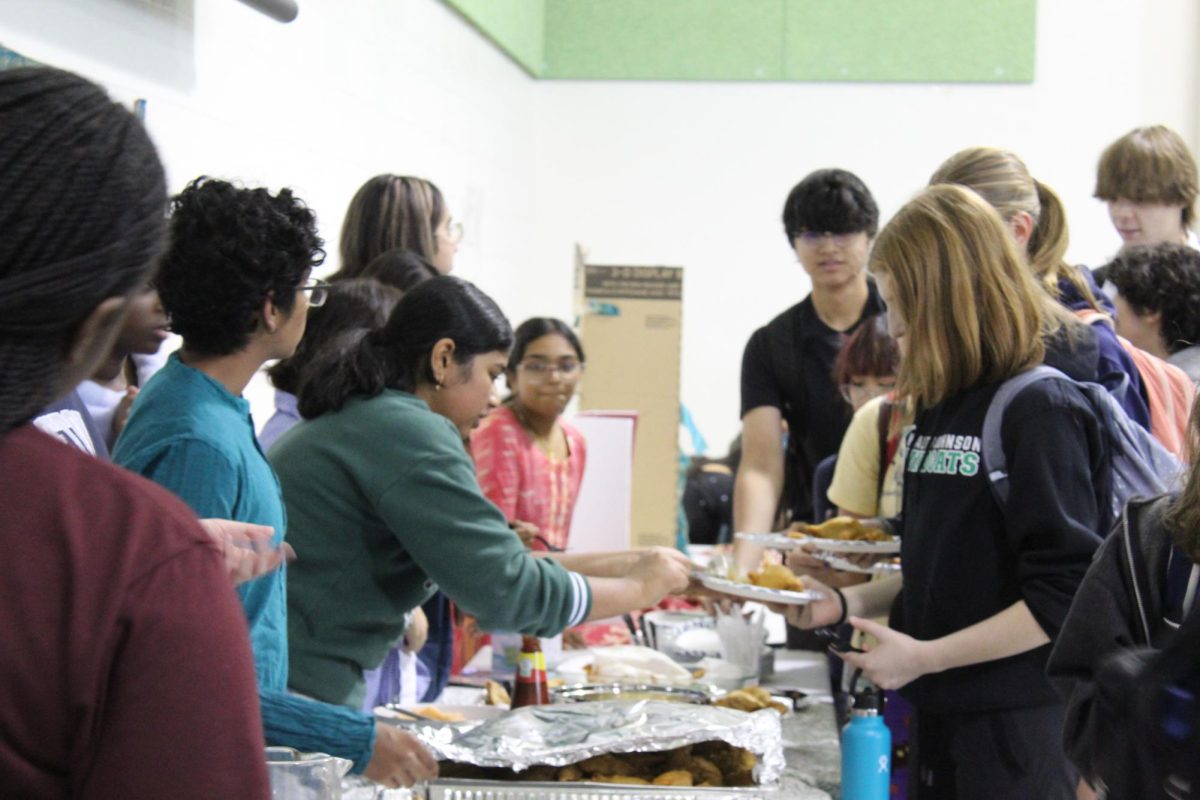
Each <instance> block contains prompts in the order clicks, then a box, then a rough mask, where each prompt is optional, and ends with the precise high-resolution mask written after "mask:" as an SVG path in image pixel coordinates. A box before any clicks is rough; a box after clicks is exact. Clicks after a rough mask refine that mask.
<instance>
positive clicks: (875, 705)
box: [842, 690, 892, 800]
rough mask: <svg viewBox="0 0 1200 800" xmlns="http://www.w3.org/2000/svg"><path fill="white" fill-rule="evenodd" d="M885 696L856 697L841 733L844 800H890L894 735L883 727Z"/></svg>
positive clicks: (878, 694) (874, 693)
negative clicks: (848, 719)
mask: <svg viewBox="0 0 1200 800" xmlns="http://www.w3.org/2000/svg"><path fill="white" fill-rule="evenodd" d="M882 705H883V693H882V692H874V691H869V690H868V691H865V692H860V693H859V694H857V695H855V696H854V710H853V711H852V712H851V716H850V724H848V725H847V726H846V728H845V729H844V730H843V731H842V800H887V798H888V792H889V789H890V786H889V784H890V782H891V774H892V732H891V731H889V730H888V729H887V726H886V725H884V724H883V714H882V711H883V709H882V707H881V706H882Z"/></svg>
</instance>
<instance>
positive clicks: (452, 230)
mask: <svg viewBox="0 0 1200 800" xmlns="http://www.w3.org/2000/svg"><path fill="white" fill-rule="evenodd" d="M438 233H441V234H443V235H444V236H445V237H446V241H448V242H450V244H458V243H459V242H461V241H462V239H463V224H462V223H461V222H459V221H458V220H456V219H452V220H450V221H449V222H447V223H446V227H445V228H438Z"/></svg>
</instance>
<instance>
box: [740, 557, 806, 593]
mask: <svg viewBox="0 0 1200 800" xmlns="http://www.w3.org/2000/svg"><path fill="white" fill-rule="evenodd" d="M749 578H750V583H752V584H754V585H755V586H762V587H765V588H767V589H783V590H784V591H788V592H802V591H804V581H802V580H800V579H799V578H797V577H796V574H795V573H794V572H792V571H791V570H790V569H788V568H787V567H786V566H784V565H783V564H763V565H762V566H761V567H759V568H758V570H757V571H755V572H751V573H750V575H749Z"/></svg>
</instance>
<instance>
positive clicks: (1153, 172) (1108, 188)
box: [1094, 125, 1200, 228]
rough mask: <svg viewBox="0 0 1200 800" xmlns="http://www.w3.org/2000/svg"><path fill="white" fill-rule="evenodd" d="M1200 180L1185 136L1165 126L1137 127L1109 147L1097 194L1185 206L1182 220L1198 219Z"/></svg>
mask: <svg viewBox="0 0 1200 800" xmlns="http://www.w3.org/2000/svg"><path fill="white" fill-rule="evenodd" d="M1198 183H1200V179H1198V178H1197V173H1196V159H1195V158H1193V157H1192V151H1191V150H1189V149H1188V146H1187V143H1186V142H1184V140H1183V137H1182V136H1180V135H1179V134H1178V133H1176V132H1175V131H1173V130H1171V129H1170V128H1168V127H1167V126H1165V125H1151V126H1150V127H1147V128H1134V129H1133V130H1131V131H1130V132H1129V133H1127V134H1125V135H1124V136H1122V137H1121V138H1120V139H1117V140H1116V141H1115V142H1113V143H1112V144H1110V145H1109V146H1108V147H1107V148H1105V150H1104V153H1103V154H1101V156H1100V165H1099V167H1098V168H1097V169H1096V191H1095V192H1094V195H1095V196H1096V197H1097V198H1099V199H1101V200H1107V201H1113V200H1118V199H1121V198H1124V199H1126V200H1131V201H1133V202H1134V203H1164V204H1167V205H1180V206H1183V214H1182V219H1181V222H1182V223H1183V227H1185V228H1188V227H1191V224H1192V221H1193V220H1194V219H1195V214H1196V211H1195V204H1196V195H1197V194H1198V193H1200V189H1198V188H1197V185H1198Z"/></svg>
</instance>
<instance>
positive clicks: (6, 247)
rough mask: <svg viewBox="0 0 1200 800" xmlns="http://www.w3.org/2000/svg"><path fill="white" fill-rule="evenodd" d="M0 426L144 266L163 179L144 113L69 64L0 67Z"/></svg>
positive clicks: (41, 400)
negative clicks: (80, 331)
mask: <svg viewBox="0 0 1200 800" xmlns="http://www.w3.org/2000/svg"><path fill="white" fill-rule="evenodd" d="M0 131H3V132H4V133H3V136H0V435H3V434H4V433H7V432H8V431H9V430H11V429H12V428H14V427H16V426H18V425H20V424H22V423H23V422H25V421H26V420H28V419H29V418H30V417H32V416H33V415H34V414H36V413H37V412H38V411H40V410H41V409H42V408H44V407H45V406H46V405H47V404H49V403H50V402H51V401H52V400H54V398H55V396H56V394H57V393H58V391H59V390H60V388H61V387H60V386H59V383H60V380H61V378H62V371H63V366H64V365H63V356H64V353H66V352H67V350H68V348H69V346H70V343H71V339H72V337H73V335H74V334H75V332H76V331H77V329H78V326H79V325H80V323H82V322H83V321H84V320H85V319H86V318H87V317H88V315H90V314H91V313H92V311H93V310H95V308H96V306H97V305H99V304H100V303H101V302H102V301H103V300H105V299H106V298H109V297H120V296H123V295H126V294H128V293H129V292H130V291H131V290H133V289H134V288H135V287H136V286H138V285H139V284H141V283H143V282H144V281H145V280H146V279H147V278H148V277H149V275H150V272H151V270H152V269H153V267H154V265H155V263H156V261H157V258H158V255H159V253H160V252H161V250H162V246H163V237H164V233H165V229H166V216H165V213H166V185H165V181H164V178H163V170H162V165H161V163H160V162H159V160H158V154H157V153H156V152H155V149H154V145H153V144H151V142H150V138H149V136H148V135H147V134H146V131H145V129H144V128H143V127H142V125H141V123H140V122H138V120H137V119H136V118H135V117H134V116H133V115H132V114H131V113H129V112H128V111H127V110H125V109H124V108H122V107H121V106H119V105H117V104H116V103H114V102H113V101H112V100H110V99H109V98H108V96H107V95H106V94H105V92H104V90H102V89H101V88H100V87H98V86H96V85H95V84H93V83H91V82H89V81H87V80H85V79H83V78H81V77H79V76H77V75H73V74H71V73H69V72H64V71H62V70H57V69H52V68H49V67H29V68H22V69H15V70H9V71H3V72H0Z"/></svg>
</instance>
